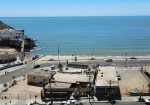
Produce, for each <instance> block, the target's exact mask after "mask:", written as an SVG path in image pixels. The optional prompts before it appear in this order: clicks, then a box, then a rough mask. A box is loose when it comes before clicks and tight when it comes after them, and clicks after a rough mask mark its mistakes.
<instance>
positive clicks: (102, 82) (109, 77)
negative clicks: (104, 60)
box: [95, 66, 120, 100]
mask: <svg viewBox="0 0 150 105" xmlns="http://www.w3.org/2000/svg"><path fill="white" fill-rule="evenodd" d="M95 88H96V94H95V95H96V97H97V99H98V100H108V99H109V98H113V99H118V100H120V89H119V83H118V79H117V73H116V69H115V66H100V67H99V69H98V73H97V78H96V83H95Z"/></svg>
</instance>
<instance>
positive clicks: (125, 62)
mask: <svg viewBox="0 0 150 105" xmlns="http://www.w3.org/2000/svg"><path fill="white" fill-rule="evenodd" d="M125 67H127V52H126V60H125Z"/></svg>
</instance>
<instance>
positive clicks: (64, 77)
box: [54, 72, 92, 83]
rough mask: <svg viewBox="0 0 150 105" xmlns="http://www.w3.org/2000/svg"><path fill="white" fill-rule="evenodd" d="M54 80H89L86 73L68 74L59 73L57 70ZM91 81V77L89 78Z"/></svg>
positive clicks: (71, 81)
mask: <svg viewBox="0 0 150 105" xmlns="http://www.w3.org/2000/svg"><path fill="white" fill-rule="evenodd" d="M54 80H55V81H61V82H68V83H76V82H77V81H78V82H89V77H88V76H87V75H86V74H70V73H59V72H57V73H56V74H55V76H54ZM91 81H92V78H91Z"/></svg>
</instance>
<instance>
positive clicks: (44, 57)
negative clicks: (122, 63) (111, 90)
mask: <svg viewBox="0 0 150 105" xmlns="http://www.w3.org/2000/svg"><path fill="white" fill-rule="evenodd" d="M75 57H76V58H77V60H80V61H82V60H83V61H84V60H91V58H94V59H95V60H106V59H113V60H126V59H128V60H130V58H132V57H133V56H127V57H126V56H93V57H92V56H87V55H79V56H74V55H73V56H70V55H61V56H59V57H58V56H57V55H41V57H40V59H39V61H51V60H55V61H58V60H60V61H64V60H70V61H71V60H72V61H74V60H75ZM135 58H136V59H138V60H150V56H149V55H148V56H135Z"/></svg>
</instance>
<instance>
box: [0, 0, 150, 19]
mask: <svg viewBox="0 0 150 105" xmlns="http://www.w3.org/2000/svg"><path fill="white" fill-rule="evenodd" d="M7 16H11V17H13V16H15V17H16V16H17V17H20V16H150V0H1V1H0V17H7Z"/></svg>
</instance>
